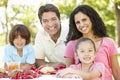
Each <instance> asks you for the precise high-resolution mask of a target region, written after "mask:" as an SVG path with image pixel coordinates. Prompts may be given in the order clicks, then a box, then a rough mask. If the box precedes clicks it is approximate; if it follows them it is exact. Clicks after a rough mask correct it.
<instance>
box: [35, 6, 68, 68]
mask: <svg viewBox="0 0 120 80" xmlns="http://www.w3.org/2000/svg"><path fill="white" fill-rule="evenodd" d="M38 17H39V19H40V23H41V24H42V27H43V30H40V31H39V32H38V34H37V35H36V39H35V55H36V66H37V67H40V66H41V65H50V66H53V67H55V66H57V65H59V64H61V63H62V64H65V59H64V51H65V49H66V46H65V41H66V36H67V34H68V27H67V26H66V27H62V26H61V21H60V13H59V10H58V8H57V7H56V6H54V5H53V4H46V5H44V6H41V7H40V8H39V11H38ZM45 58H47V59H48V62H47V61H46V60H45Z"/></svg>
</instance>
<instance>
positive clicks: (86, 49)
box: [76, 41, 95, 64]
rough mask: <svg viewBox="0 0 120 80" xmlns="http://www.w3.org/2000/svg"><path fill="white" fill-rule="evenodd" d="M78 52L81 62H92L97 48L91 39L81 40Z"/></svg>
mask: <svg viewBox="0 0 120 80" xmlns="http://www.w3.org/2000/svg"><path fill="white" fill-rule="evenodd" d="M76 54H77V55H78V58H79V59H80V61H81V63H83V64H89V63H92V62H93V61H94V57H95V49H94V45H93V43H92V42H91V41H84V42H80V43H79V46H78V49H77V53H76Z"/></svg>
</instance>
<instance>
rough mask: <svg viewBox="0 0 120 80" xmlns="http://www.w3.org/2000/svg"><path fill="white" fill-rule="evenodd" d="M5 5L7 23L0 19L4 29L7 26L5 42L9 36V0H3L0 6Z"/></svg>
mask: <svg viewBox="0 0 120 80" xmlns="http://www.w3.org/2000/svg"><path fill="white" fill-rule="evenodd" d="M1 6H2V7H5V12H4V13H5V21H6V22H5V23H4V22H2V21H0V23H1V24H2V27H3V29H4V28H6V32H5V33H6V35H5V43H8V40H7V36H8V16H7V7H8V0H1V2H0V7H1Z"/></svg>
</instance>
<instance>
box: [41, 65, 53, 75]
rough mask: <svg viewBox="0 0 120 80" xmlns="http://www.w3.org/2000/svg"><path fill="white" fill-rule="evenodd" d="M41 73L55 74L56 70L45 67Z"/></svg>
mask: <svg viewBox="0 0 120 80" xmlns="http://www.w3.org/2000/svg"><path fill="white" fill-rule="evenodd" d="M40 71H41V72H42V73H43V74H47V73H51V72H54V71H55V69H54V68H53V67H50V66H45V67H43V68H41V69H40Z"/></svg>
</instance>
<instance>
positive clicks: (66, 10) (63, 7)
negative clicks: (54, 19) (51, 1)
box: [55, 0, 77, 19]
mask: <svg viewBox="0 0 120 80" xmlns="http://www.w3.org/2000/svg"><path fill="white" fill-rule="evenodd" d="M55 4H56V5H57V6H58V8H59V10H60V13H61V14H62V15H63V16H61V17H62V19H65V18H69V16H70V13H71V12H72V10H73V9H74V8H75V7H76V5H77V4H76V0H71V1H69V0H62V2H61V3H60V2H57V3H55Z"/></svg>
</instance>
